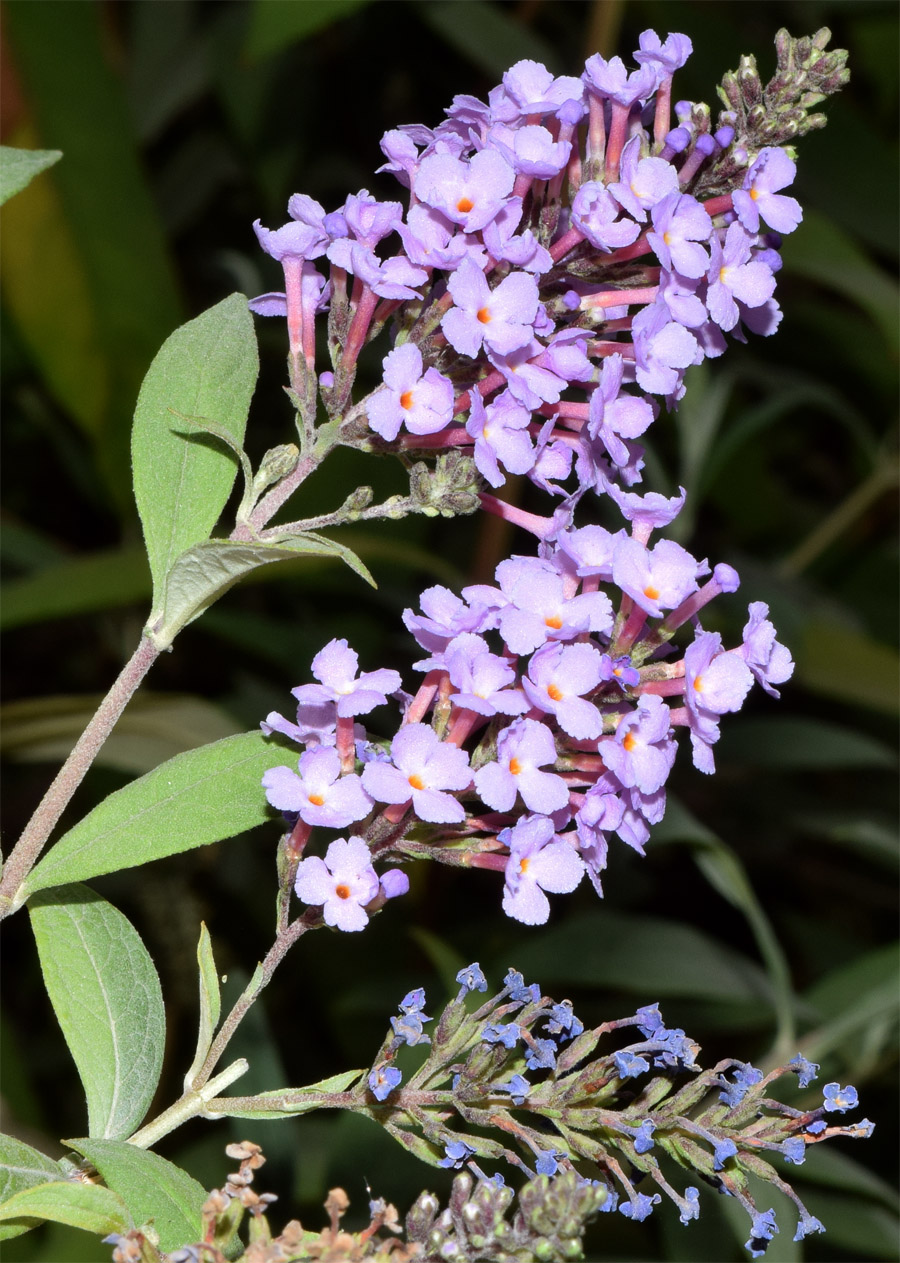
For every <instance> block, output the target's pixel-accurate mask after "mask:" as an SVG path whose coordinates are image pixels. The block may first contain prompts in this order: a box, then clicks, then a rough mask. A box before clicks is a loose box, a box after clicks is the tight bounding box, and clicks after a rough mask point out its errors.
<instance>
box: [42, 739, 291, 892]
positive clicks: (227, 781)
mask: <svg viewBox="0 0 900 1263" xmlns="http://www.w3.org/2000/svg"><path fill="white" fill-rule="evenodd" d="M283 759H284V751H283V750H282V749H281V748H280V747H279V746H277V745H276V744H274V743H273V742H270V741H267V740H266V739H265V737H263V735H262V733H261V732H258V731H257V732H244V733H239V734H238V735H237V736H235V737H226V738H225V739H224V740H222V741H216V742H214V743H213V744H212V745H209V746H202V747H201V748H200V749H199V750H188V751H186V753H184V754H178V755H176V756H175V758H174V759H170V760H169V761H168V762H167V763H164V764H163V765H162V766H161V767H158V768H156V769H155V770H154V771H152V772H148V773H147V775H146V776H142V777H141V778H140V779H139V780H137V781H132V782H131V784H130V785H126V786H125V787H124V788H123V789H120V790H118V792H117V793H115V794H111V795H110V796H109V797H108V798H107V799H105V800H104V801H103V802H102V803H100V804H99V805H98V806H97V807H95V808H94V810H93V811H92V812H90V813H89V814H88V815H87V816H85V817H84V819H83V820H80V821H79V822H78V824H77V825H75V827H74V828H72V829H70V830H69V832H68V833H67V834H65V835H64V836H63V837H62V838H60V840H59V841H58V842H57V843H56V845H55V846H54V847H52V848H51V850H50V851H48V853H47V854H46V855H45V856H44V858H43V859H42V860H40V861H39V862H38V864H37V865H35V867H34V868H33V869H32V871H31V873H30V874H29V876H28V878H27V879H26V881H25V883H24V885H23V888H22V896H23V897H24V898H29V897H30V896H31V895H33V894H34V893H35V891H38V890H44V889H46V888H47V887H49V886H58V885H61V884H62V883H63V882H71V881H76V880H77V881H81V880H83V879H84V878H86V877H97V876H99V875H100V874H101V873H113V872H117V871H118V870H119V869H123V868H133V867H134V866H135V865H137V864H146V863H148V862H149V861H150V860H154V859H161V858H162V857H163V856H165V855H177V854H179V853H180V852H182V851H189V850H192V849H193V848H194V847H197V846H206V845H208V844H209V843H210V842H219V841H221V839H223V838H230V837H234V836H235V835H236V834H238V833H243V832H244V831H245V830H246V829H252V828H253V827H254V825H258V824H262V823H263V821H264V820H266V819H267V818H268V814H269V813H268V807H267V804H266V798H265V795H264V793H263V791H262V785H261V780H262V774H263V772H265V771H266V770H267V769H268V768H270V767H276V766H277V765H278V763H279V761H283Z"/></svg>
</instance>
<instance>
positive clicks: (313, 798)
mask: <svg viewBox="0 0 900 1263" xmlns="http://www.w3.org/2000/svg"><path fill="white" fill-rule="evenodd" d="M309 801H310V802H311V803H312V805H313V806H314V807H321V806H322V804H323V803H324V801H325V795H324V794H310V795H309Z"/></svg>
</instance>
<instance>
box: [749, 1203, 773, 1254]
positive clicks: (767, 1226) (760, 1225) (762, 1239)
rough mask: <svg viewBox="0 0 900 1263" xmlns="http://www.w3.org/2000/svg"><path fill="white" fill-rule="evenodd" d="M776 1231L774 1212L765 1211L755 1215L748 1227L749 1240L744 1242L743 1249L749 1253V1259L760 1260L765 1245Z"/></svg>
mask: <svg viewBox="0 0 900 1263" xmlns="http://www.w3.org/2000/svg"><path fill="white" fill-rule="evenodd" d="M777 1231H778V1224H777V1223H776V1222H775V1211H774V1210H766V1211H763V1212H762V1213H761V1214H760V1213H757V1214H755V1215H754V1216H753V1222H752V1224H751V1226H750V1239H749V1241H745V1242H744V1249H745V1250H748V1251H749V1253H750V1257H751V1258H753V1259H759V1258H762V1256H763V1255H764V1254H765V1252H766V1245H767V1244H768V1243H769V1242H770V1241H771V1240H772V1238H773V1237H774V1236H775V1233H776V1232H777ZM758 1244H760V1245H762V1249H761V1250H760V1249H757V1245H758Z"/></svg>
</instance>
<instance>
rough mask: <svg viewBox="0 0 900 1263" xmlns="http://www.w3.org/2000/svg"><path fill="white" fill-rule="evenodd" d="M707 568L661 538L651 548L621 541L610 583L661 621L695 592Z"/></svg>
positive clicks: (629, 540)
mask: <svg viewBox="0 0 900 1263" xmlns="http://www.w3.org/2000/svg"><path fill="white" fill-rule="evenodd" d="M708 569H709V567H708V566H707V565H706V563H705V562H698V561H697V559H696V558H695V557H692V556H691V554H690V553H689V552H687V551H686V550H685V549H684V548H682V547H681V545H680V544H676V543H675V541H674V540H671V539H661V540H660V541H659V542H658V543H657V544H656V545H655V546H654V547H653V548H652V549H647V548H645V547H644V546H643V545H642V544H640V543H639V542H638V541H637V540H636V539H628V538H626V539H623V540H620V541H619V543H618V544H617V545H616V551H615V553H614V554H613V582H614V583H615V584H616V585H617V586H618V587H620V588H621V589H622V591H623V592H627V593H628V595H629V596H630V597H631V598H632V600H633V601H634V602H635V603H636V604H637V605H639V606H640V607H641V609H643V610H646V611H647V613H648V614H649V615H650V616H651V618H662V615H663V610H671V609H674V608H675V607H676V606H677V605H680V604H681V602H682V601H683V600H684V599H685V597H687V596H689V595H690V593H691V592H696V590H697V575H698V574H703V573H705V572H706V571H707V570H708Z"/></svg>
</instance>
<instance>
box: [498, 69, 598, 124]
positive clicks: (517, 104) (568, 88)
mask: <svg viewBox="0 0 900 1263" xmlns="http://www.w3.org/2000/svg"><path fill="white" fill-rule="evenodd" d="M583 97H584V84H583V83H582V82H581V80H580V79H576V78H574V77H573V76H571V75H560V77H559V78H558V79H555V78H554V77H553V75H552V74H551V73H550V71H549V70H548V69H547V67H546V66H542V65H541V63H540V62H538V61H527V60H525V61H517V62H516V64H515V65H514V66H510V68H509V70H507V71H506V73H505V74H504V76H503V86H502V87H500V88H494V89H493V91H492V92H491V94H490V104H491V117H492V118H495V119H499V120H500V121H501V122H504V123H512V122H516V121H518V120H519V119H523V118H529V117H531V116H532V115H541V116H543V115H546V114H555V113H557V111H558V110H560V109H561V108H562V107H563V106H564V105H566V104H568V103H571V102H577V103H578V104H579V105H581V103H582V100H583ZM583 112H584V111H583V106H582V113H583ZM576 121H577V120H576Z"/></svg>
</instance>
